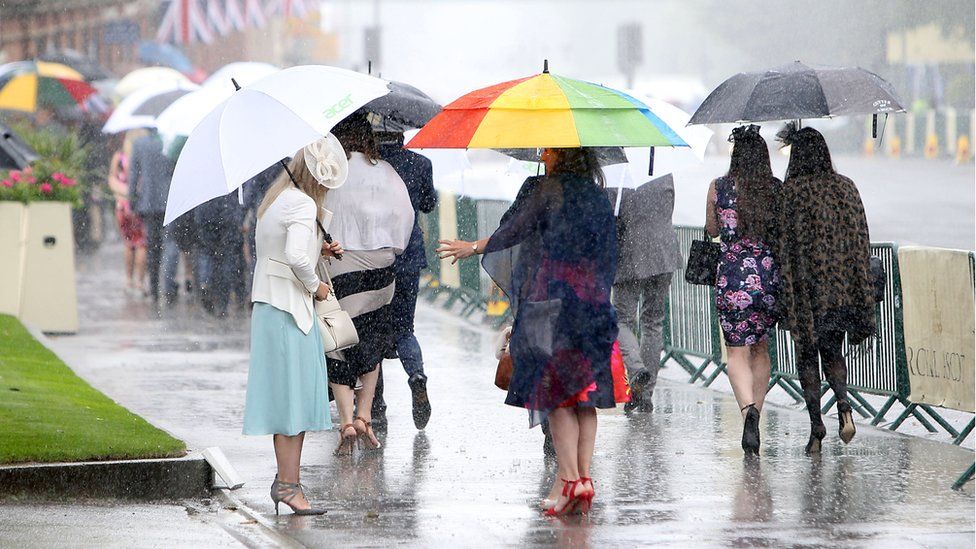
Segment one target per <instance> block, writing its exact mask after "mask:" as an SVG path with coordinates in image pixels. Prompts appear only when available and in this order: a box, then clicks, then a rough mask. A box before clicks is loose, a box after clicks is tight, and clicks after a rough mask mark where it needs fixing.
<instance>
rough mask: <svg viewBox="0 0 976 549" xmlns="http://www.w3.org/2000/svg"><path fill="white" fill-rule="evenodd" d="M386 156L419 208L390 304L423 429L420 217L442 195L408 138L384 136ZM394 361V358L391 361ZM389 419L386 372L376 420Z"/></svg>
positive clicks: (376, 404)
mask: <svg viewBox="0 0 976 549" xmlns="http://www.w3.org/2000/svg"><path fill="white" fill-rule="evenodd" d="M380 137H382V138H383V140H382V144H381V145H380V149H379V152H380V157H381V158H382V159H383V160H386V161H387V162H389V163H390V165H392V166H393V169H394V170H396V172H397V174H398V175H399V176H400V178H401V179H403V182H404V183H405V184H406V186H407V192H408V193H409V194H410V202H411V204H412V205H413V209H414V225H413V233H412V234H411V235H410V243H409V244H407V248H406V249H405V250H404V251H403V254H401V255H400V256H399V257H398V258H397V261H396V264H395V269H396V290H395V291H394V294H393V301H392V302H391V303H390V307H391V310H392V317H393V319H394V322H395V324H396V329H397V337H396V355H397V356H398V357H399V358H400V362H401V363H402V364H403V369H404V370H405V371H406V372H407V383H408V384H409V385H410V391H411V393H412V395H413V422H414V425H416V427H417V428H418V429H423V428H424V427H426V426H427V422H428V421H429V420H430V401H429V400H428V398H427V375H426V374H425V373H424V357H423V354H422V352H421V350H420V344H419V343H418V342H417V336H415V335H414V333H413V331H414V313H415V312H416V309H417V293H418V291H419V289H420V271H422V270H423V269H425V268H427V255H426V253H425V251H424V234H423V232H422V231H421V230H420V224H419V219H420V214H421V213H430V212H432V211H433V210H434V207H435V206H437V191H435V190H434V176H433V169H432V167H431V163H430V160H428V159H427V158H425V157H423V156H421V155H419V154H417V153H415V152H412V151H408V150H406V149H404V148H403V134H392V135H391V134H386V135H382V134H381V135H380ZM387 358H394V357H392V356H391V357H387ZM378 418H379V419H380V422H383V421H385V419H386V403H385V402H384V401H383V371H382V369H381V370H380V378H379V382H378V383H377V385H376V393H375V397H374V398H373V422H374V423H376V422H377V419H378Z"/></svg>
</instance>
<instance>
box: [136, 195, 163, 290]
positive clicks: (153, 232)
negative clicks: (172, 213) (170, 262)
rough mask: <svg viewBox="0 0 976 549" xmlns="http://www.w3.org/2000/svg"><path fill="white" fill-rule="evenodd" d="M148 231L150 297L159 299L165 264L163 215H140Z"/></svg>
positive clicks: (147, 251)
mask: <svg viewBox="0 0 976 549" xmlns="http://www.w3.org/2000/svg"><path fill="white" fill-rule="evenodd" d="M139 217H141V218H142V226H143V227H145V229H146V274H147V275H148V276H149V296H150V297H151V298H153V299H154V300H157V299H159V270H160V267H161V266H162V264H163V238H164V236H163V214H161V213H147V214H139Z"/></svg>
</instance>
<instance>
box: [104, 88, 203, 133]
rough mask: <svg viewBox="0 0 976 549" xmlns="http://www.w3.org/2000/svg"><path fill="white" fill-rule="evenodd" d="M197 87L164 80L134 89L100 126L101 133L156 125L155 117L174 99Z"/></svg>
mask: <svg viewBox="0 0 976 549" xmlns="http://www.w3.org/2000/svg"><path fill="white" fill-rule="evenodd" d="M197 88H199V86H197V85H196V84H188V83H183V82H178V81H164V82H161V83H159V84H153V85H150V86H145V87H143V88H140V89H138V90H136V91H134V92H133V93H132V94H131V95H129V96H128V97H126V98H125V99H123V100H122V102H121V103H119V106H118V107H116V108H115V110H114V111H112V116H110V117H109V118H108V120H107V121H106V122H105V125H104V126H102V133H119V132H124V131H126V130H132V129H135V128H152V127H155V126H156V117H157V116H159V114H160V113H161V112H162V111H163V110H165V108H166V107H168V106H169V105H171V104H172V103H173V102H174V101H176V100H177V99H179V98H180V97H182V96H185V95H186V94H188V93H190V92H191V91H193V90H195V89H197Z"/></svg>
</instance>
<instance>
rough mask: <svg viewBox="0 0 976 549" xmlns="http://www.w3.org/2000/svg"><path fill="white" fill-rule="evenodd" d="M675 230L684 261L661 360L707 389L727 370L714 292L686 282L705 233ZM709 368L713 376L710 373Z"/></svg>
mask: <svg viewBox="0 0 976 549" xmlns="http://www.w3.org/2000/svg"><path fill="white" fill-rule="evenodd" d="M675 229H676V230H677V232H678V244H679V246H680V248H681V257H682V258H683V259H684V260H683V261H682V262H681V266H680V267H678V270H677V271H675V273H674V279H673V282H672V283H671V289H670V290H669V292H668V304H667V308H666V313H665V326H664V348H665V351H666V354H665V356H664V358H663V359H662V360H663V361H667V360H668V359H669V358H673V359H674V360H675V361H676V362H677V363H678V364H680V365H681V367H683V368H684V369H685V370H687V372H688V373H689V374H690V375H691V380H690V382H691V383H694V382H695V381H697V380H699V379H703V380H704V381H705V385H706V386H708V385H711V383H712V381H714V380H715V378H716V377H718V374H719V373H721V372H722V371H724V369H725V365H724V364H722V347H721V341H720V338H721V336H720V335H719V330H718V317H717V313H716V311H715V306H714V304H715V290H714V289H713V288H712V287H711V286H696V285H693V284H688V283H687V282H685V264H686V263H687V259H688V253H689V252H690V250H691V243H692V241H693V240H695V239H696V238H700V237H701V235H702V231H703V229H702V228H701V227H688V226H680V225H679V226H675ZM709 367H711V368H712V371H711V373H708V369H709ZM706 374H707V376H706Z"/></svg>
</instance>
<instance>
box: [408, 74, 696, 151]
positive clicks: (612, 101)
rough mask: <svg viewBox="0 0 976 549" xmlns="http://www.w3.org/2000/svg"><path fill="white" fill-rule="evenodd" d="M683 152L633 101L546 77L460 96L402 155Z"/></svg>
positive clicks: (674, 136) (580, 83)
mask: <svg viewBox="0 0 976 549" xmlns="http://www.w3.org/2000/svg"><path fill="white" fill-rule="evenodd" d="M685 145H686V143H685V142H684V140H682V139H681V137H680V136H678V134H677V133H676V132H675V131H674V130H673V129H672V128H671V127H670V126H668V125H667V124H666V123H665V122H664V121H663V120H661V119H660V118H659V117H657V116H656V115H655V114H654V113H653V112H651V109H650V108H649V107H648V106H647V105H646V104H644V103H643V102H641V101H638V100H637V99H635V98H633V97H631V96H630V95H627V94H625V93H623V92H620V91H617V90H614V89H611V88H607V87H604V86H600V85H597V84H591V83H589V82H584V81H582V80H575V79H572V78H567V77H565V76H558V75H555V74H550V73H549V72H548V70H545V71H543V73H542V74H539V75H536V76H530V77H527V78H522V79H519V80H512V81H509V82H503V83H501V84H496V85H494V86H490V87H487V88H483V89H480V90H476V91H473V92H471V93H469V94H467V95H464V96H462V97H461V98H459V99H457V100H455V101H454V102H453V103H451V104H449V105H447V106H445V107H444V110H443V111H442V112H441V113H440V114H438V115H437V116H435V117H434V118H433V119H432V120H431V121H430V122H428V123H427V125H426V126H424V127H423V128H422V129H421V130H420V133H418V134H417V136H416V137H414V138H413V139H412V140H410V143H408V144H407V147H408V148H425V147H426V148H491V149H502V148H519V149H524V148H537V147H615V146H616V147H655V146H685Z"/></svg>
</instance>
